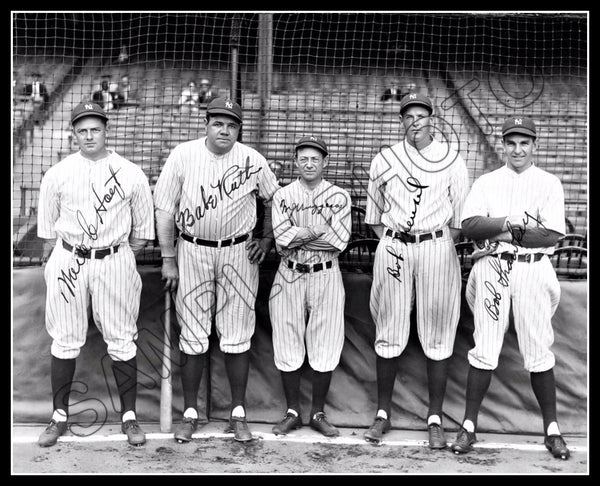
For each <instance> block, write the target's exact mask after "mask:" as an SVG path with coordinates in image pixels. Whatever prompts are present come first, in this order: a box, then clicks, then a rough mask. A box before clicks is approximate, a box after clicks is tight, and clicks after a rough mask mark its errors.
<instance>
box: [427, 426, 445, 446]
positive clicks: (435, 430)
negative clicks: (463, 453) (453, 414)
mask: <svg viewBox="0 0 600 486" xmlns="http://www.w3.org/2000/svg"><path fill="white" fill-rule="evenodd" d="M428 430H429V448H430V449H445V448H446V445H447V442H446V436H445V435H444V428H443V427H442V426H441V425H440V424H435V423H434V424H431V425H429V426H428Z"/></svg>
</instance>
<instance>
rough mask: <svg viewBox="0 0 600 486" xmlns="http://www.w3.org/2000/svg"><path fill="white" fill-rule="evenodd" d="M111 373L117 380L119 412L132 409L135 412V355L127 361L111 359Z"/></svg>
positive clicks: (122, 412)
mask: <svg viewBox="0 0 600 486" xmlns="http://www.w3.org/2000/svg"><path fill="white" fill-rule="evenodd" d="M112 367H113V374H114V375H115V381H116V382H117V389H118V390H119V397H120V399H121V414H124V413H125V412H128V411H129V410H132V411H133V412H135V399H136V396H137V359H136V358H135V356H134V357H133V358H131V359H130V360H127V361H113V365H112Z"/></svg>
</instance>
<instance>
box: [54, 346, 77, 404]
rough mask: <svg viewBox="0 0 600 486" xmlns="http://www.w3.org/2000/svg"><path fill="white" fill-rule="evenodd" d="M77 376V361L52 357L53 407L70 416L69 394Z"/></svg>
mask: <svg viewBox="0 0 600 486" xmlns="http://www.w3.org/2000/svg"><path fill="white" fill-rule="evenodd" d="M73 376H75V359H60V358H57V357H56V356H52V360H51V361H50V382H51V384H52V406H53V407H54V410H60V409H62V410H64V411H65V413H66V414H67V415H68V414H69V394H70V393H71V385H72V384H73Z"/></svg>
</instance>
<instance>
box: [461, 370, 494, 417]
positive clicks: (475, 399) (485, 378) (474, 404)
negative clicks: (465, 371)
mask: <svg viewBox="0 0 600 486" xmlns="http://www.w3.org/2000/svg"><path fill="white" fill-rule="evenodd" d="M491 381H492V370H480V369H479V368H475V367H474V366H469V375H468V378H467V404H466V407H465V420H470V421H471V422H473V425H474V426H475V428H477V416H478V415H479V408H480V407H481V402H483V398H484V397H485V394H486V393H487V390H488V388H489V386H490V382H491Z"/></svg>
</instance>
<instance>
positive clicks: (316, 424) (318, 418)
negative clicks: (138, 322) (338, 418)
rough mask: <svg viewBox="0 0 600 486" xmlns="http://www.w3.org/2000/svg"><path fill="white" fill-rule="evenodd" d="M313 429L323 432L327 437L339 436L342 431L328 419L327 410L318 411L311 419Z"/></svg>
mask: <svg viewBox="0 0 600 486" xmlns="http://www.w3.org/2000/svg"><path fill="white" fill-rule="evenodd" d="M310 427H311V429H314V430H316V431H317V432H321V434H323V435H324V436H325V437H337V436H338V435H340V431H339V430H338V429H337V428H336V427H335V426H333V425H331V424H330V423H329V421H328V420H327V415H325V412H317V413H315V415H314V416H313V417H311V419H310Z"/></svg>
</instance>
